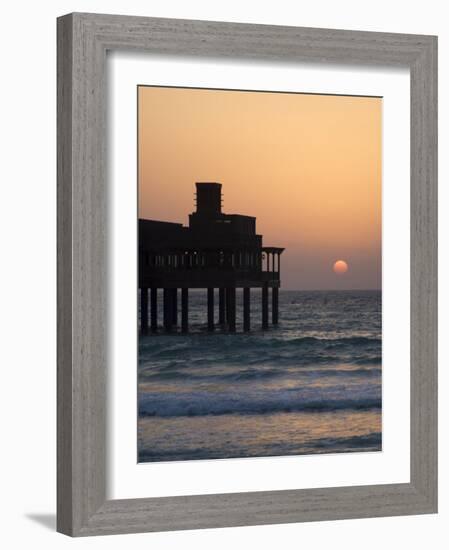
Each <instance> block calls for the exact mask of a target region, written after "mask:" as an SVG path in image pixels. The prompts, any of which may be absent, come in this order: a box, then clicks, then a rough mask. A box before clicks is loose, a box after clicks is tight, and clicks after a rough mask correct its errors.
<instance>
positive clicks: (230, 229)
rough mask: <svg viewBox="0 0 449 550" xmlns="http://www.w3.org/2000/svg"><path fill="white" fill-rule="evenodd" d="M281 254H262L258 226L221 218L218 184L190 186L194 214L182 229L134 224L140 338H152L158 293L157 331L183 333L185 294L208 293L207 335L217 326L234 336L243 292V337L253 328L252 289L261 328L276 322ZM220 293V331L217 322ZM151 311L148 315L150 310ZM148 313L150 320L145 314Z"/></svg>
mask: <svg viewBox="0 0 449 550" xmlns="http://www.w3.org/2000/svg"><path fill="white" fill-rule="evenodd" d="M283 250H284V249H283V248H279V247H264V246H263V245H262V235H257V234H256V218H254V217H252V216H243V215H240V214H224V213H223V212H222V198H221V184H220V183H211V182H199V183H196V211H195V212H193V213H192V214H190V215H189V225H188V227H186V226H183V225H182V224H180V223H171V222H162V221H154V220H144V219H139V288H140V311H141V316H140V326H141V332H142V333H144V334H145V333H147V332H148V330H149V329H151V331H152V332H157V331H158V330H159V329H160V328H162V327H161V325H160V323H159V320H158V304H157V300H158V292H157V291H158V289H163V320H162V324H163V328H164V330H165V331H166V332H170V331H171V330H173V328H174V327H177V326H178V322H179V319H178V313H179V304H178V297H179V296H178V294H179V292H178V291H179V290H180V294H181V308H180V310H181V330H182V332H188V330H189V289H194V288H202V289H207V328H208V330H209V331H213V330H214V329H215V328H216V327H217V324H218V326H220V327H221V328H222V329H223V330H228V331H229V332H235V331H236V291H237V289H238V288H241V289H243V330H244V331H249V330H250V328H251V288H261V289H262V304H261V305H262V319H261V326H262V328H263V329H267V328H268V326H269V306H268V302H269V289H271V321H272V323H273V324H274V325H276V324H277V323H278V320H279V287H280V257H281V254H282V252H283ZM215 289H218V323H216V317H215V309H216V308H215V303H214V299H215V291H214V290H215ZM149 305H150V308H149ZM149 310H150V316H148V311H149Z"/></svg>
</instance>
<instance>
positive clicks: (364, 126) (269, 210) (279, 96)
mask: <svg viewBox="0 0 449 550" xmlns="http://www.w3.org/2000/svg"><path fill="white" fill-rule="evenodd" d="M137 98H138V112H137V126H138V136H137V137H138V140H137V141H138V147H137V163H138V164H137V165H138V182H137V185H138V205H137V211H138V220H137V223H138V285H137V286H138V288H137V304H138V305H137V313H138V318H137V320H136V323H137V330H138V335H139V336H138V364H137V365H136V367H135V368H137V369H138V371H137V386H138V387H137V392H138V408H137V415H138V418H137V426H138V437H137V441H138V448H137V450H136V452H137V462H139V463H146V462H168V461H189V460H212V459H233V458H234V459H235V458H255V457H278V456H294V455H316V454H326V453H327V454H333V453H355V452H357V453H360V452H379V451H382V97H377V96H373V97H371V96H350V95H330V94H320V93H313V94H312V93H300V92H283V91H259V90H232V89H209V88H187V87H168V86H149V85H144V84H142V85H139V86H137Z"/></svg>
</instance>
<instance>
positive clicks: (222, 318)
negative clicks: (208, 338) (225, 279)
mask: <svg viewBox="0 0 449 550" xmlns="http://www.w3.org/2000/svg"><path fill="white" fill-rule="evenodd" d="M225 297H226V292H225V289H224V288H219V289H218V322H219V324H220V325H221V326H223V325H224V324H225V323H226V303H225Z"/></svg>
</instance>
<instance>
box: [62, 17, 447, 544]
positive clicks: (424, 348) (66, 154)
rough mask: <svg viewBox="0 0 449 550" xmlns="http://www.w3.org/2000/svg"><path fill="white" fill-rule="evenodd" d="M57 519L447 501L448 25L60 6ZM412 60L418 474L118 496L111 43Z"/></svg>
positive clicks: (162, 526) (118, 528) (344, 512)
mask: <svg viewBox="0 0 449 550" xmlns="http://www.w3.org/2000/svg"><path fill="white" fill-rule="evenodd" d="M57 25H58V447H57V448H58V489H57V500H58V504H57V529H58V531H60V532H62V533H65V534H68V535H72V536H83V535H100V534H114V533H132V532H141V531H164V530H179V529H196V528H211V527H229V526H238V525H261V524H270V523H271V524H273V523H289V522H302V521H317V520H333V519H345V518H364V517H374V516H395V515H405V514H426V513H433V512H436V511H437V38H436V37H435V36H421V35H408V34H390V33H378V32H359V31H345V30H329V29H310V28H297V27H279V26H268V25H248V24H237V23H216V22H209V21H187V20H173V19H154V18H144V17H128V16H117V15H98V14H82V13H74V14H70V15H66V16H63V17H61V18H59V19H58V23H57ZM108 50H133V51H137V52H149V53H158V54H161V53H162V54H173V55H181V54H182V55H193V56H203V57H204V56H208V57H210V56H213V57H221V58H223V57H227V58H236V57H237V58H246V59H251V58H253V59H270V60H274V61H276V60H278V61H279V62H281V61H285V60H288V61H312V62H327V63H329V62H330V63H340V64H341V63H355V64H359V65H360V64H367V65H373V64H377V65H389V66H402V67H408V68H409V69H410V74H411V88H410V93H411V142H410V147H411V151H410V159H411V185H410V193H411V227H410V231H411V364H410V368H411V411H410V414H411V449H410V456H411V476H410V477H411V478H410V482H409V483H400V484H387V485H369V486H350V487H337V488H317V489H301V490H283V491H263V492H249V493H248V492H246V493H232V494H213V495H195V496H177V497H164V498H142V499H128V500H107V498H106V392H105V387H106V379H107V365H108V353H107V334H106V328H105V327H106V315H107V312H108V307H107V285H106V284H105V282H106V281H107V242H108V232H107V228H108V220H107V193H108V186H107V178H106V145H105V144H106V86H107V84H106V74H105V72H106V52H107V51H108Z"/></svg>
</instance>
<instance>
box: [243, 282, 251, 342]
mask: <svg viewBox="0 0 449 550" xmlns="http://www.w3.org/2000/svg"><path fill="white" fill-rule="evenodd" d="M250 318H251V294H250V289H249V287H245V288H244V289H243V330H244V331H245V332H248V331H249V330H250V328H251V320H250Z"/></svg>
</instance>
